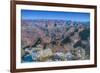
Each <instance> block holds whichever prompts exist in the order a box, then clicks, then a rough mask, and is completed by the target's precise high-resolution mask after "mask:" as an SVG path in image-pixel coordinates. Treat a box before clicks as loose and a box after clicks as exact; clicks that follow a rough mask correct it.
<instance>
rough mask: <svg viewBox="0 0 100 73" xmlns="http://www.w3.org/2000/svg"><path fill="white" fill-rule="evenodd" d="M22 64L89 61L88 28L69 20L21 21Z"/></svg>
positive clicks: (87, 25) (85, 24) (85, 25)
mask: <svg viewBox="0 0 100 73" xmlns="http://www.w3.org/2000/svg"><path fill="white" fill-rule="evenodd" d="M21 24H22V25H21V60H22V63H24V62H52V61H73V60H88V59H90V28H89V24H87V22H86V23H83V24H82V22H81V24H80V22H70V23H69V21H66V20H42V19H41V20H22V23H21Z"/></svg>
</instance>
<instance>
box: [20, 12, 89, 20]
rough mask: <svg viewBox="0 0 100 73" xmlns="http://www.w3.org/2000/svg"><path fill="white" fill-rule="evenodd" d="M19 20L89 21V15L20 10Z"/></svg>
mask: <svg viewBox="0 0 100 73" xmlns="http://www.w3.org/2000/svg"><path fill="white" fill-rule="evenodd" d="M21 19H25V20H34V19H54V20H71V21H90V13H83V12H60V11H40V10H21Z"/></svg>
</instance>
